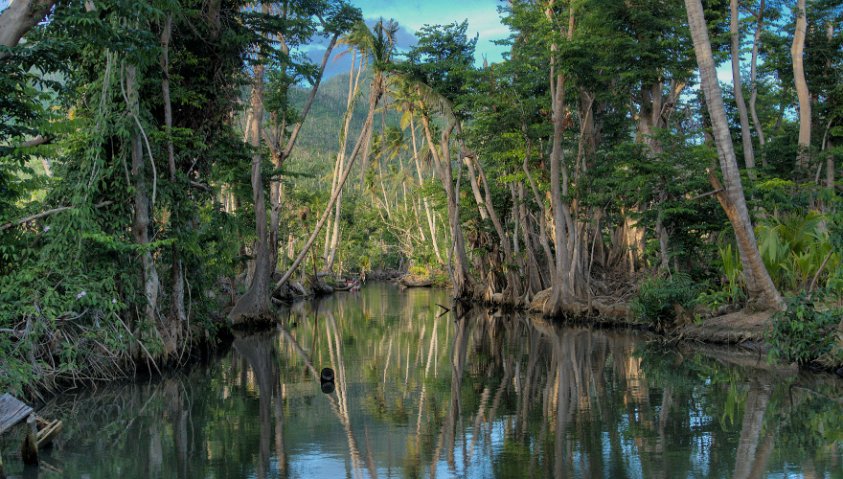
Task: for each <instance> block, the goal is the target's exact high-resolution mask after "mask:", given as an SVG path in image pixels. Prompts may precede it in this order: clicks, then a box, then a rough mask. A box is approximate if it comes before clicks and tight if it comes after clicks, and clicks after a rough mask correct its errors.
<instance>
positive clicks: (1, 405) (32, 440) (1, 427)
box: [0, 394, 62, 479]
mask: <svg viewBox="0 0 843 479" xmlns="http://www.w3.org/2000/svg"><path fill="white" fill-rule="evenodd" d="M24 420H26V425H27V432H26V438H25V439H24V440H23V445H22V446H21V457H22V458H23V462H24V463H25V464H29V465H36V464H38V450H39V449H40V448H43V447H46V446H48V445H49V444H50V442H52V440H53V438H55V437H56V435H57V434H58V433H59V432H61V428H62V422H61V421H59V420H55V421H49V420H46V419H44V418H41V417H39V416H38V415H37V414H35V411H34V410H33V409H32V407H30V406H28V405H27V404H25V403H24V402H23V401H21V400H19V399H18V398H16V397H14V396H12V395H11V394H3V395H2V396H0V434H3V433H5V432H6V431H8V430H9V429H11V428H13V427H15V426H16V425H18V424H20V423H21V422H23V421H24ZM5 477H6V475H5V472H4V470H3V456H2V454H0V479H3V478H5Z"/></svg>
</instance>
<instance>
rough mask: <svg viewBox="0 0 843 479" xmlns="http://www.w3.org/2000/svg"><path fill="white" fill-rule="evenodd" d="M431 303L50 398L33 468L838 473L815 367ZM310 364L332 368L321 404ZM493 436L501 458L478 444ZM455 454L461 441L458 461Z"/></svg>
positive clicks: (313, 309) (304, 320)
mask: <svg viewBox="0 0 843 479" xmlns="http://www.w3.org/2000/svg"><path fill="white" fill-rule="evenodd" d="M439 304H448V291H447V290H442V289H439V288H417V289H406V290H401V289H400V288H399V287H397V286H396V285H393V284H389V283H382V282H373V283H370V284H369V285H368V286H367V287H366V288H364V289H363V290H362V291H360V292H359V293H355V294H350V293H338V294H334V295H330V296H326V297H324V298H322V299H320V300H319V301H302V302H297V303H295V304H294V306H293V307H292V308H290V310H289V311H284V312H283V313H282V315H281V316H280V318H281V319H282V321H280V322H279V324H277V325H276V326H275V327H274V328H272V329H271V330H269V331H264V332H262V333H260V334H254V335H246V336H241V335H237V337H235V339H234V342H233V345H232V347H231V348H230V349H229V350H228V352H226V353H224V354H219V355H215V356H214V357H213V358H212V359H211V360H210V361H208V362H207V363H205V364H202V365H198V366H196V367H185V368H180V369H178V370H173V371H164V373H163V374H162V375H161V376H158V375H156V376H155V377H154V378H150V379H146V378H144V379H142V380H138V381H115V382H112V383H110V384H107V385H103V386H101V387H97V388H96V389H93V388H91V389H86V388H78V389H77V390H76V391H71V392H68V393H67V394H62V395H60V396H56V397H55V398H54V399H52V400H50V401H48V403H47V404H46V405H45V406H44V407H43V411H44V414H45V415H48V416H49V417H59V418H62V419H63V421H64V423H65V429H64V431H63V432H62V434H61V435H60V436H59V437H58V438H57V441H58V442H57V443H56V447H55V448H53V450H51V451H45V452H44V455H43V463H44V465H43V466H42V467H44V468H48V467H50V466H55V467H56V468H57V469H60V471H61V472H60V473H56V475H59V476H66V477H83V476H85V477H90V478H91V479H100V478H105V477H112V476H113V475H114V471H115V470H117V469H118V468H120V470H121V471H124V472H123V479H135V478H138V479H140V478H146V477H211V476H219V477H243V476H258V475H262V476H263V477H285V476H290V475H296V476H299V475H302V476H307V477H330V476H334V475H337V474H346V475H349V476H353V475H360V476H366V475H370V472H376V473H378V474H379V475H383V474H380V472H382V471H384V470H391V471H393V473H394V474H396V475H408V476H411V475H419V476H424V477H427V476H432V475H434V468H435V475H436V476H437V477H467V478H474V477H508V476H510V475H511V474H510V473H509V472H508V471H512V470H515V471H516V472H517V473H516V474H515V475H527V476H529V477H537V478H541V477H556V476H557V475H558V474H560V472H559V471H560V469H559V468H562V469H561V471H562V472H561V474H564V475H567V476H571V477H575V476H577V475H582V474H586V475H588V474H589V473H588V472H583V471H584V470H583V469H582V468H580V467H577V466H578V464H583V463H585V462H583V461H579V462H578V461H577V460H576V459H575V458H574V459H572V458H571V457H566V456H565V453H564V451H566V450H568V451H571V450H573V451H579V452H578V453H579V454H581V455H582V456H583V458H584V461H587V464H588V465H589V468H590V469H589V470H590V471H592V472H593V471H595V470H597V468H600V470H602V471H609V470H611V471H613V472H612V474H614V475H630V476H636V475H641V467H642V466H639V464H643V467H646V469H644V470H645V472H647V474H652V475H657V474H658V475H665V477H668V476H670V477H672V476H676V475H678V476H683V477H684V476H686V475H693V473H694V471H700V470H708V471H711V473H712V474H714V475H717V476H718V477H732V476H733V475H734V474H733V472H734V470H735V469H736V468H740V467H749V465H751V466H752V468H754V469H756V470H758V471H761V472H762V473H763V474H766V475H780V474H781V473H783V471H787V472H788V473H790V474H798V473H800V472H801V471H802V470H803V467H802V466H803V465H804V464H805V462H804V461H803V458H810V459H811V463H810V464H807V465H805V468H804V469H810V470H812V471H817V473H818V474H822V475H830V476H831V477H836V474H838V473H839V472H840V467H841V465H840V463H839V461H836V458H837V453H836V451H835V450H832V449H829V447H830V446H831V445H833V444H834V443H835V438H836V437H838V434H839V430H840V424H839V421H836V419H835V418H837V417H839V402H837V401H836V399H837V398H839V397H841V396H840V395H841V393H843V382H841V381H838V380H836V379H834V378H832V377H830V376H829V375H827V374H814V373H811V372H806V371H801V370H799V369H798V368H795V367H782V366H778V365H771V364H769V363H768V362H767V361H766V356H765V355H764V354H760V353H758V352H757V351H752V350H751V349H749V348H746V347H740V348H737V347H734V346H712V345H708V344H701V343H698V342H693V341H685V342H682V343H679V344H675V345H671V346H670V347H666V346H665V345H664V344H663V342H662V341H659V337H658V336H656V335H654V334H651V333H649V332H645V331H639V330H633V329H630V328H621V327H616V328H610V327H608V325H607V326H606V327H593V326H590V325H570V324H564V323H563V322H560V321H555V320H545V319H541V318H540V317H538V316H531V315H529V314H520V313H516V314H508V313H505V312H503V308H486V307H479V306H477V307H473V308H471V309H469V310H461V309H460V308H458V307H457V308H453V309H454V313H451V314H447V315H444V316H443V315H442V309H441V308H440V307H439V306H438V305H439ZM455 314H456V315H459V316H461V317H463V318H464V319H462V320H459V321H455V320H454V319H455V317H456V316H455ZM324 367H331V368H332V369H333V370H334V371H335V373H336V384H335V386H336V388H335V390H334V391H333V392H332V393H327V394H326V393H323V390H322V389H321V384H320V380H319V371H320V370H321V368H324ZM560 378H562V379H561V380H560ZM90 411H96V412H97V414H91V413H90ZM689 424H690V425H691V426H692V427H688V425H689ZM761 426H763V427H761ZM91 431H97V434H91ZM624 438H626V439H624ZM770 438H773V439H774V441H771V440H770ZM502 441H503V443H505V444H508V445H510V446H509V447H510V449H511V450H513V451H514V452H515V454H508V455H507V454H505V455H504V456H501V455H500V454H498V453H497V452H495V447H496V446H495V444H501V442H502ZM625 441H626V442H625ZM395 444H401V445H409V446H408V447H401V448H396V447H395ZM461 444H473V446H472V447H467V448H464V449H465V451H466V452H465V460H462V459H460V458H461V457H462V456H461V454H463V453H462V450H463V448H462V446H461ZM525 444H526V445H529V444H535V445H536V447H535V448H528V447H525V446H523V445H525ZM699 444H703V445H704V446H705V452H706V454H700V453H699V451H700V449H699V447H700V446H699ZM739 444H740V446H738V445H739ZM805 444H807V446H804V447H802V446H800V445H805ZM19 445H20V442H19V440H18V438H17V437H9V436H6V437H4V438H0V447H3V451H4V452H7V453H8V454H7V455H6V456H5V457H4V458H5V459H7V466H8V469H7V472H9V473H10V474H11V475H13V476H21V475H24V474H25V472H24V471H23V466H22V465H21V462H20V459H19V458H18V456H17V455H16V453H15V450H16V449H17V448H18V447H19ZM657 447H660V448H661V449H656V448H657ZM560 448H561V450H562V451H563V452H562V453H561V454H559V453H558V450H559V449H560ZM654 451H659V452H660V453H661V454H662V456H661V457H666V458H672V459H671V460H670V461H669V462H664V460H662V459H661V457H656V458H654V457H653V456H654ZM747 451H749V452H747ZM752 451H761V452H759V453H757V454H756V453H753V452H752ZM763 451H768V452H767V453H762V452H763ZM450 457H456V458H457V460H456V461H454V463H453V464H454V466H453V467H452V466H451V463H450V462H449V461H450V459H449V458H450ZM612 457H625V458H629V459H630V460H629V461H621V462H617V463H616V464H615V462H616V461H613V460H612V462H611V463H610V462H607V461H610V460H611V458H612ZM558 458H561V459H558ZM689 461H690V462H689ZM41 472H42V474H47V475H49V472H47V470H44V469H42V471H41ZM645 475H646V474H645Z"/></svg>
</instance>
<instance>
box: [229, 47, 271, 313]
mask: <svg viewBox="0 0 843 479" xmlns="http://www.w3.org/2000/svg"><path fill="white" fill-rule="evenodd" d="M263 76H264V66H263V64H261V63H258V64H257V65H255V67H254V77H253V78H252V99H251V112H250V116H251V119H250V120H249V131H248V132H247V133H248V137H249V144H250V145H251V146H252V165H251V176H252V200H253V201H254V203H255V232H256V235H257V239H256V240H255V251H254V255H255V272H254V274H253V275H252V281H251V283H250V284H249V289H248V291H246V294H244V295H243V296H241V297H240V298H239V299H238V300H237V304H235V305H234V309H232V310H231V313H230V314H229V318H230V319H231V320H232V322H233V323H234V324H235V325H237V324H242V323H245V322H247V321H249V320H262V319H265V320H272V316H271V313H272V309H271V308H272V306H271V302H270V291H269V287H270V275H271V273H272V271H271V270H270V267H271V265H270V264H269V262H270V254H269V236H268V234H267V227H266V202H265V200H264V191H263V178H262V175H261V159H262V155H261V152H260V148H259V147H260V142H261V128H262V125H263V111H264V110H263Z"/></svg>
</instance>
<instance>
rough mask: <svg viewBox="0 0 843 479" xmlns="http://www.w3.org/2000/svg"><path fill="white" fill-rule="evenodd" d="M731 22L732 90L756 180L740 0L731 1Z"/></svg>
mask: <svg viewBox="0 0 843 479" xmlns="http://www.w3.org/2000/svg"><path fill="white" fill-rule="evenodd" d="M730 3H731V22H730V28H729V31H730V33H731V37H732V89H733V90H734V94H735V103H737V105H738V116H739V117H740V121H741V146H742V147H743V161H744V164H745V165H746V169H747V174H748V175H749V177H750V178H752V179H755V153H754V152H753V150H752V134H751V133H750V131H749V115H748V114H747V112H746V103H745V102H744V101H743V86H742V82H741V38H740V35H741V33H740V28H739V25H738V20H739V18H738V17H739V15H738V0H731V2H730Z"/></svg>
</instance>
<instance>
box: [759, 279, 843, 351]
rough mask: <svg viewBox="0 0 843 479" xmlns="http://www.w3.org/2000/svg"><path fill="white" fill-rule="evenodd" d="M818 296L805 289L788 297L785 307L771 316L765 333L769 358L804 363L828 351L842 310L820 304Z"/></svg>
mask: <svg viewBox="0 0 843 479" xmlns="http://www.w3.org/2000/svg"><path fill="white" fill-rule="evenodd" d="M816 296H817V295H815V297H816ZM818 299H819V298H816V299H815V298H812V297H808V296H807V295H806V294H804V293H802V294H800V295H798V296H792V297H789V298H787V300H786V301H787V310H785V311H782V312H781V313H777V314H776V315H775V316H773V329H772V330H771V331H770V334H769V337H768V341H769V342H770V345H771V346H772V349H771V351H770V355H771V357H772V358H774V359H779V360H781V361H784V362H787V363H797V364H799V365H803V364H807V363H810V362H813V361H816V360H817V359H818V358H820V357H821V356H823V355H825V354H827V353H829V352H831V350H832V348H833V347H834V342H835V340H836V336H837V335H836V334H834V333H835V328H836V327H837V323H838V322H839V321H840V315H841V313H843V311H840V310H835V309H832V308H828V309H823V308H820V307H818V305H817V303H816V302H815V301H816V300H818Z"/></svg>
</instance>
